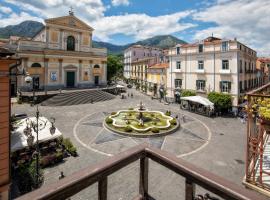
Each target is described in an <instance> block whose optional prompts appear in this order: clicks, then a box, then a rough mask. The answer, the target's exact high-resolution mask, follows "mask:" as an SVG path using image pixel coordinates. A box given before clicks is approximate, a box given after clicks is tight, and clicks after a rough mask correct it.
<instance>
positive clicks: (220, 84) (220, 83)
mask: <svg viewBox="0 0 270 200" xmlns="http://www.w3.org/2000/svg"><path fill="white" fill-rule="evenodd" d="M222 82H223V81H220V82H219V89H220V91H221V88H222Z"/></svg>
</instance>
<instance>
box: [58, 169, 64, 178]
mask: <svg viewBox="0 0 270 200" xmlns="http://www.w3.org/2000/svg"><path fill="white" fill-rule="evenodd" d="M58 178H59V180H61V179H63V178H65V175H64V172H63V171H61V172H60V175H59V177H58Z"/></svg>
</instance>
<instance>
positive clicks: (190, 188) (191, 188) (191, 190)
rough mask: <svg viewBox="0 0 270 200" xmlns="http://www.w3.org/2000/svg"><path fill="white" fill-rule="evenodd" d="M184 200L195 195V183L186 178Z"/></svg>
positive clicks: (190, 199) (188, 199) (189, 199)
mask: <svg viewBox="0 0 270 200" xmlns="http://www.w3.org/2000/svg"><path fill="white" fill-rule="evenodd" d="M185 195H186V200H193V199H194V197H195V184H194V183H193V182H192V181H191V180H189V179H187V178H186V194H185Z"/></svg>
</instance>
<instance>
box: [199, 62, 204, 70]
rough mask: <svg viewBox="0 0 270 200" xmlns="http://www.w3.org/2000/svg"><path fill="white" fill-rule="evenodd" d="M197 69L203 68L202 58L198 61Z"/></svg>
mask: <svg viewBox="0 0 270 200" xmlns="http://www.w3.org/2000/svg"><path fill="white" fill-rule="evenodd" d="M198 69H204V62H203V60H199V61H198Z"/></svg>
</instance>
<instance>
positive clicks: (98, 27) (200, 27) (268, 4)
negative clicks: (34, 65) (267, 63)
mask: <svg viewBox="0 0 270 200" xmlns="http://www.w3.org/2000/svg"><path fill="white" fill-rule="evenodd" d="M71 6H72V7H73V10H74V13H75V16H77V17H78V18H80V19H81V20H83V21H85V22H86V23H87V24H89V25H90V26H91V27H93V28H94V29H95V31H94V33H93V37H94V39H95V40H98V41H103V42H110V43H113V44H119V45H122V44H127V43H132V42H135V41H138V40H142V39H147V38H149V37H153V36H156V35H165V34H166V35H167V34H170V35H173V36H176V37H178V38H179V39H182V40H185V41H187V42H190V43H191V42H195V41H198V40H203V39H204V38H206V37H208V36H210V35H212V34H213V35H214V36H215V37H220V38H226V39H234V38H237V40H239V41H240V42H242V43H244V44H245V45H247V46H249V47H251V48H253V49H254V50H256V51H257V52H258V55H261V56H270V12H269V10H270V0H0V27H5V26H7V25H15V24H19V23H20V22H22V21H25V20H35V21H40V22H44V19H47V18H52V17H60V16H64V15H67V14H68V11H69V10H70V7H71Z"/></svg>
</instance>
